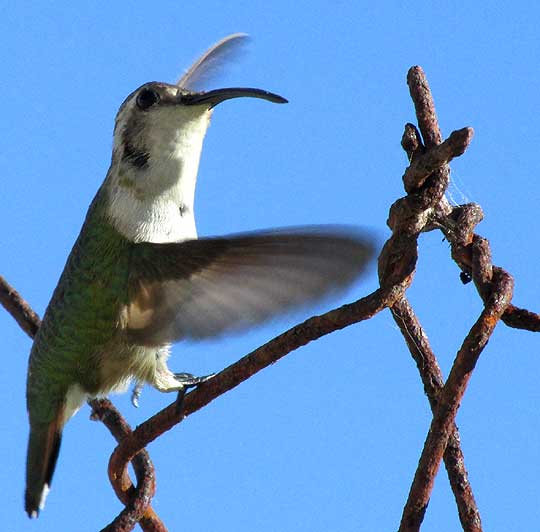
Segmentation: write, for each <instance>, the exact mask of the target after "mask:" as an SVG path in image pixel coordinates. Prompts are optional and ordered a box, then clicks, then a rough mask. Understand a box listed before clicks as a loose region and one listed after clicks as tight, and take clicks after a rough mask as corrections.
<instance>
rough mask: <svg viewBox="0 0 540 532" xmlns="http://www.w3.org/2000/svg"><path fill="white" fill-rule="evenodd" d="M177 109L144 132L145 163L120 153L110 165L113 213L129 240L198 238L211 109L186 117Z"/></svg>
mask: <svg viewBox="0 0 540 532" xmlns="http://www.w3.org/2000/svg"><path fill="white" fill-rule="evenodd" d="M175 115H176V113H170V111H169V114H168V115H165V116H159V115H158V116H156V118H155V123H154V124H150V126H151V127H149V128H148V131H146V132H145V134H146V135H147V136H146V138H145V139H144V142H145V143H146V145H147V146H149V154H150V158H149V162H148V165H147V166H146V167H144V168H140V169H139V168H136V167H134V166H133V165H130V164H129V163H127V162H125V161H122V160H121V159H120V158H119V159H120V160H117V161H114V160H113V164H112V166H111V170H110V171H109V176H108V178H107V180H108V181H109V183H110V187H109V192H110V195H109V205H108V211H109V216H110V218H111V222H112V223H113V225H114V226H115V227H116V229H117V230H118V231H119V232H120V233H122V234H123V235H124V236H125V237H126V238H128V239H129V240H131V241H134V242H160V243H165V242H179V241H182V240H187V239H192V238H197V230H196V226H195V217H194V210H193V207H194V199H195V185H196V182H197V172H198V169H199V159H200V155H201V150H202V144H203V139H204V135H205V133H206V130H207V128H208V124H209V118H210V113H208V112H206V113H204V114H203V115H202V116H201V115H200V114H199V115H197V116H196V117H189V118H188V119H187V120H186V117H185V116H182V117H178V116H175ZM179 118H180V120H181V122H180V123H182V122H183V125H182V127H181V128H178V121H179V120H178V119H179ZM159 120H161V122H158V121H159ZM172 120H176V123H175V124H174V123H171V121H172ZM115 140H116V139H115Z"/></svg>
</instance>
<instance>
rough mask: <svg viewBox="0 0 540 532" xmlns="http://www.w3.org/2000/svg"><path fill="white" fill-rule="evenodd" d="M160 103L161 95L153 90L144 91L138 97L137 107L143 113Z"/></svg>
mask: <svg viewBox="0 0 540 532" xmlns="http://www.w3.org/2000/svg"><path fill="white" fill-rule="evenodd" d="M158 102H159V94H158V93H157V92H156V91H153V90H152V89H143V90H142V91H141V92H139V94H138V95H137V107H138V108H139V109H141V110H142V111H145V110H146V109H148V108H150V107H152V105H154V104H156V103H158Z"/></svg>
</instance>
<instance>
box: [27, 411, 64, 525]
mask: <svg viewBox="0 0 540 532" xmlns="http://www.w3.org/2000/svg"><path fill="white" fill-rule="evenodd" d="M60 419H61V416H60V415H59V416H57V417H56V419H54V420H53V421H51V422H50V423H40V424H34V423H33V424H32V425H31V427H30V437H29V439H28V455H27V460H26V492H25V510H26V513H27V514H28V517H31V518H32V517H37V516H38V514H39V511H40V510H42V509H43V506H44V505H45V498H46V496H47V493H48V492H49V487H50V485H51V480H52V476H53V474H54V468H55V466H56V460H57V458H58V453H59V452H60V442H61V440H62V424H61V421H60Z"/></svg>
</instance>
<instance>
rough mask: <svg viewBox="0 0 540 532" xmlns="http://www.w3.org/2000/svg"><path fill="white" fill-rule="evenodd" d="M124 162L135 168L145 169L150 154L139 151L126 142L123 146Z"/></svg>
mask: <svg viewBox="0 0 540 532" xmlns="http://www.w3.org/2000/svg"><path fill="white" fill-rule="evenodd" d="M123 159H124V161H126V162H128V163H130V164H132V165H133V166H135V167H136V168H145V167H146V166H148V160H149V159H150V154H149V153H148V152H146V151H144V150H139V149H137V148H135V146H133V144H130V143H129V142H127V143H126V144H125V145H124V156H123Z"/></svg>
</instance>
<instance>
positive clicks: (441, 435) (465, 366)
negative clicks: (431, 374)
mask: <svg viewBox="0 0 540 532" xmlns="http://www.w3.org/2000/svg"><path fill="white" fill-rule="evenodd" d="M513 284H514V283H513V279H512V277H510V276H509V275H508V274H507V273H506V272H505V271H504V270H502V269H500V268H497V269H494V274H493V279H492V292H491V295H490V297H489V298H488V302H487V304H486V306H485V308H484V310H483V311H482V313H481V314H480V317H479V318H478V320H477V321H476V323H475V324H474V325H473V327H472V328H471V330H470V331H469V333H468V334H467V336H466V338H465V341H464V342H463V344H462V346H461V348H460V350H459V351H458V354H457V356H456V359H455V361H454V364H453V366H452V369H451V371H450V375H449V376H448V380H447V381H446V384H445V385H444V388H443V389H442V391H441V393H440V394H439V401H438V403H439V404H438V407H437V410H436V412H435V414H434V416H433V420H432V422H431V426H430V429H429V432H428V435H427V438H426V441H425V443H424V449H423V451H422V455H421V457H420V461H419V463H418V467H417V469H416V473H415V476H414V480H413V483H412V486H411V490H410V492H409V497H408V499H407V503H406V505H405V508H404V510H403V515H402V519H401V523H400V527H399V532H413V531H418V530H420V525H421V523H422V520H423V518H424V514H425V511H426V509H427V505H428V502H429V498H430V496H431V491H432V489H433V483H434V481H435V476H436V474H437V471H438V469H439V465H440V462H441V459H442V456H443V453H444V451H445V449H446V445H447V443H448V439H449V437H450V435H451V433H452V430H453V426H454V420H455V417H456V414H457V411H458V408H459V405H460V403H461V400H462V398H463V395H464V393H465V390H466V388H467V384H468V382H469V379H470V378H471V374H472V371H473V369H474V367H475V365H476V362H477V360H478V358H479V356H480V353H481V352H482V350H483V349H484V347H485V346H486V344H487V342H488V340H489V338H490V336H491V334H492V333H493V331H494V329H495V326H496V325H497V323H498V322H499V320H500V318H501V317H502V315H503V313H504V311H505V310H506V307H507V306H508V305H509V304H510V301H511V299H512V293H513Z"/></svg>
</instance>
